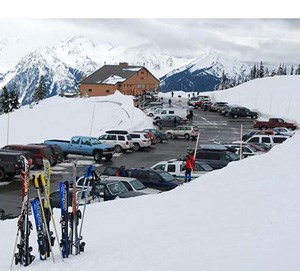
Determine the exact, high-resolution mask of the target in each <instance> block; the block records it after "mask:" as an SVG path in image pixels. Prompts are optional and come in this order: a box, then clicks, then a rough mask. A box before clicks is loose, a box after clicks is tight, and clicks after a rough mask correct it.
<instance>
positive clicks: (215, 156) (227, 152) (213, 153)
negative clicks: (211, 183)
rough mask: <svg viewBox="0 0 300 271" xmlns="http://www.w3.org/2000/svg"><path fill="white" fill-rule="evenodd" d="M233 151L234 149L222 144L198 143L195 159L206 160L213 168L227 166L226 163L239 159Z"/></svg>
mask: <svg viewBox="0 0 300 271" xmlns="http://www.w3.org/2000/svg"><path fill="white" fill-rule="evenodd" d="M233 151H235V150H234V149H229V148H227V147H225V146H223V145H218V144H200V145H199V148H198V150H197V152H196V160H197V161H201V162H206V163H207V164H209V165H210V166H211V167H212V168H213V169H220V168H223V167H225V166H227V164H228V163H230V162H232V161H237V160H239V159H240V157H239V156H238V155H237V154H236V153H234V152H233Z"/></svg>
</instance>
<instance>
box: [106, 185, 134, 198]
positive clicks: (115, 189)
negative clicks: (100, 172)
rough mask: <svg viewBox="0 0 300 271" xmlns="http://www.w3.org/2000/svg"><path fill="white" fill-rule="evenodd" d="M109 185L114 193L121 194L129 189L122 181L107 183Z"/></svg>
mask: <svg viewBox="0 0 300 271" xmlns="http://www.w3.org/2000/svg"><path fill="white" fill-rule="evenodd" d="M107 187H108V190H109V191H110V193H111V194H112V195H119V194H122V193H124V192H128V191H129V190H128V189H127V188H126V186H125V185H124V184H123V183H121V182H115V183H110V184H108V185H107Z"/></svg>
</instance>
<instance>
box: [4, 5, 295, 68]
mask: <svg viewBox="0 0 300 271" xmlns="http://www.w3.org/2000/svg"><path fill="white" fill-rule="evenodd" d="M14 2H16V1H10V3H6V4H5V5H6V6H7V10H6V11H8V14H6V12H5V13H3V14H1V15H0V61H1V50H2V54H11V58H12V59H16V60H17V59H20V58H21V57H23V56H24V55H25V54H26V53H28V52H30V51H32V50H35V49H37V48H39V47H43V46H51V45H54V44H56V43H57V42H59V41H61V40H63V39H65V38H67V37H70V36H74V35H81V36H85V37H87V38H89V39H91V40H92V41H94V42H110V43H111V44H112V45H114V46H121V47H126V46H139V45H142V44H151V45H154V46H156V47H158V48H160V49H161V50H162V51H164V52H166V53H170V54H171V55H176V56H182V57H196V56H199V55H200V54H202V53H204V52H207V51H211V50H214V51H218V52H221V53H225V54H227V55H228V56H231V57H235V58H237V59H239V60H241V61H255V62H258V61H260V60H264V61H266V62H276V63H294V62H295V61H296V63H297V62H299V61H297V60H298V59H300V51H299V48H300V27H299V26H300V19H299V18H297V17H294V16H293V12H291V13H289V12H290V9H289V11H288V12H287V10H286V6H289V5H288V2H290V0H288V1H286V2H285V3H286V5H285V6H281V7H280V9H278V8H276V5H273V4H272V9H271V10H270V9H269V8H268V6H263V4H261V3H256V2H257V1H256V0H255V1H252V5H249V7H247V9H243V8H242V7H241V6H240V5H239V6H238V5H234V0H230V1H229V2H228V1H226V5H225V4H224V3H218V4H217V3H215V2H214V3H215V6H213V5H212V4H209V3H207V4H204V5H201V7H199V4H198V5H196V1H192V0H188V1H185V4H184V5H181V6H179V5H177V4H172V6H169V5H166V4H162V3H159V1H156V0H155V1H152V2H151V5H147V6H145V7H144V6H143V5H142V4H141V2H139V1H129V2H130V3H134V9H132V8H131V7H132V6H131V5H130V4H129V2H128V3H127V1H126V3H127V4H126V5H125V3H124V2H122V1H116V2H114V3H115V5H116V7H117V8H109V6H107V4H103V3H101V5H100V4H99V3H95V2H94V3H93V4H91V2H93V1H91V0H87V1H85V5H82V3H81V5H74V6H73V5H72V7H70V5H68V4H67V3H63V4H62V3H59V4H58V3H57V1H56V0H55V1H53V2H52V5H51V6H48V7H47V9H42V7H40V5H37V4H35V5H34V6H32V7H33V8H31V3H34V2H35V0H30V1H26V3H28V4H27V5H24V4H23V3H20V4H19V5H18V6H19V7H20V8H19V9H18V10H17V11H16V10H15V9H14V10H13V12H12V11H11V9H10V7H13V6H14V5H15V3H14ZM72 3H74V1H73V2H72ZM75 3H76V2H75ZM230 4H232V6H231V5H230ZM216 6H217V7H218V8H216ZM253 7H260V8H253ZM290 7H292V5H291V6H290ZM23 9H25V10H26V12H23ZM289 16H290V17H289ZM243 17H244V18H243ZM260 18H264V19H260ZM11 44H12V45H11ZM5 45H6V46H8V47H13V50H10V51H8V50H7V48H5ZM7 52H9V53H7ZM11 52H13V53H11ZM5 58H6V59H7V55H6V57H5ZM14 62H15V60H14Z"/></svg>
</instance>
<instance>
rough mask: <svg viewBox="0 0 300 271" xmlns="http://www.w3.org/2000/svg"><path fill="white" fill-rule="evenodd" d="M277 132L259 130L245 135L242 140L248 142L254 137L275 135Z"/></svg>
mask: <svg viewBox="0 0 300 271" xmlns="http://www.w3.org/2000/svg"><path fill="white" fill-rule="evenodd" d="M275 134H276V132H275V131H273V130H259V131H251V132H249V133H247V134H245V135H243V136H242V140H243V141H246V140H247V139H248V138H250V137H252V136H254V135H275Z"/></svg>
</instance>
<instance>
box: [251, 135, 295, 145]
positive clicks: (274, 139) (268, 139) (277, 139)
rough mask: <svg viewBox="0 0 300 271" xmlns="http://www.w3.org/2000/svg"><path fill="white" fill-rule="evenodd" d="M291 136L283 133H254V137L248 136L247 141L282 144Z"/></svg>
mask: <svg viewBox="0 0 300 271" xmlns="http://www.w3.org/2000/svg"><path fill="white" fill-rule="evenodd" d="M288 138H290V137H289V136H283V135H253V136H252V137H250V138H248V139H247V140H246V141H245V142H246V143H264V144H266V145H268V146H270V147H273V146H274V145H277V144H280V143H282V142H284V141H285V140H287V139H288Z"/></svg>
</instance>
